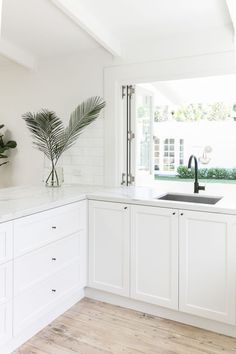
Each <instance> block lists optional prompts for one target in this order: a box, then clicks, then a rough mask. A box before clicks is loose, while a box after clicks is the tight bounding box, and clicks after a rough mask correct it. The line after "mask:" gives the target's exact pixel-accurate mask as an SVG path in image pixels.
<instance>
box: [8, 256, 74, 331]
mask: <svg viewBox="0 0 236 354" xmlns="http://www.w3.org/2000/svg"><path fill="white" fill-rule="evenodd" d="M79 288H80V264H79V262H77V261H73V262H71V263H69V264H68V265H67V266H65V267H63V268H62V269H60V270H59V271H57V272H56V273H54V274H52V275H50V276H48V277H46V278H45V279H44V280H42V281H41V282H37V283H35V284H34V285H32V286H31V287H29V288H27V289H26V290H25V291H22V292H21V293H20V294H19V295H17V296H16V298H15V299H14V319H13V329H14V335H17V334H20V333H22V330H24V329H27V328H28V327H29V326H30V325H32V324H37V321H38V319H40V318H42V316H44V315H45V314H47V312H48V311H50V310H52V309H53V308H55V306H60V303H59V302H58V301H59V300H61V299H63V297H65V296H68V295H70V294H71V293H72V292H75V291H77V290H79Z"/></svg>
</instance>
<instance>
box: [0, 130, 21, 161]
mask: <svg viewBox="0 0 236 354" xmlns="http://www.w3.org/2000/svg"><path fill="white" fill-rule="evenodd" d="M3 127H4V124H0V129H2V128H3ZM3 137H4V135H3V134H1V135H0V159H8V156H7V155H6V151H8V150H10V149H15V147H16V146H17V144H16V142H15V141H14V140H9V141H7V142H5V141H4V138H3ZM8 162H9V161H4V162H2V163H1V162H0V166H2V165H5V164H7V163H8Z"/></svg>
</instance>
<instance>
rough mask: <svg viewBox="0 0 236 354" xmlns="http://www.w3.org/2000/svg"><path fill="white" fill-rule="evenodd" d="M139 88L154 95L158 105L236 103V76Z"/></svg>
mask: <svg viewBox="0 0 236 354" xmlns="http://www.w3.org/2000/svg"><path fill="white" fill-rule="evenodd" d="M137 86H138V87H141V88H143V89H145V91H144V93H149V94H150V93H151V94H152V93H154V98H155V101H156V104H157V105H168V104H173V105H180V104H189V103H199V102H207V103H209V102H235V90H234V87H235V86H236V75H225V76H214V77H202V78H193V79H183V80H170V81H159V82H152V83H147V84H139V85H137ZM141 93H142V91H141Z"/></svg>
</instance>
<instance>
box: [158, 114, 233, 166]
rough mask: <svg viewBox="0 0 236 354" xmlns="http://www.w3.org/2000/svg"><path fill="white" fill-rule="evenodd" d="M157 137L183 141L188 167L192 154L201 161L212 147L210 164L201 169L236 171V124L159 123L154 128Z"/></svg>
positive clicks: (185, 160) (206, 122) (207, 122)
mask: <svg viewBox="0 0 236 354" xmlns="http://www.w3.org/2000/svg"><path fill="white" fill-rule="evenodd" d="M154 135H155V136H157V137H158V138H160V139H162V140H163V139H165V138H174V139H184V164H185V165H187V163H188V159H189V156H190V155H191V154H194V155H196V156H197V157H200V156H202V154H203V149H204V147H205V146H208V145H209V146H211V147H212V153H210V154H209V157H210V158H211V161H210V162H209V164H207V165H205V164H201V163H200V164H199V167H202V168H210V167H225V168H233V167H236V122H231V121H230V122H223V121H221V122H215V121H213V122H210V121H200V122H188V123H177V122H163V123H162V122H160V123H155V124H154ZM177 167H178V166H177Z"/></svg>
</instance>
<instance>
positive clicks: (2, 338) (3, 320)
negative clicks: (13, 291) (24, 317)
mask: <svg viewBox="0 0 236 354" xmlns="http://www.w3.org/2000/svg"><path fill="white" fill-rule="evenodd" d="M11 338H12V304H11V302H8V303H6V304H2V305H0V347H1V346H2V345H4V344H6V342H7V341H8V340H10V339H11ZM0 353H2V352H1V348H0Z"/></svg>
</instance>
